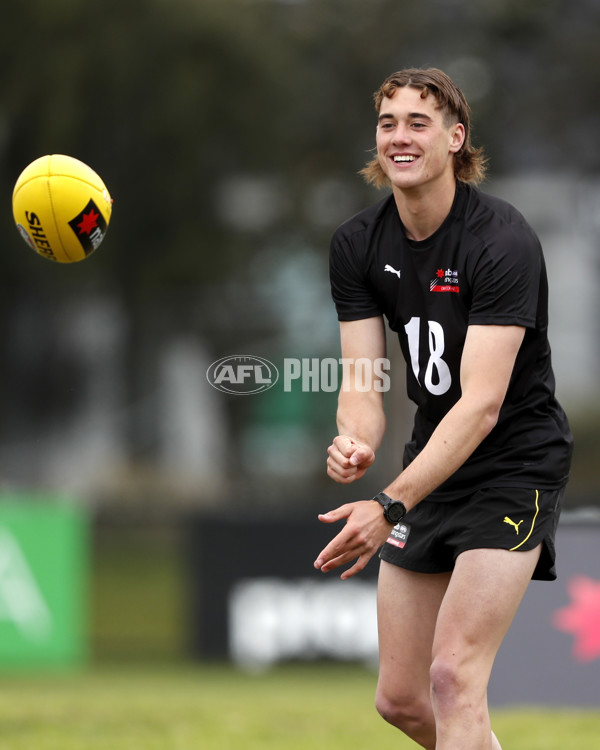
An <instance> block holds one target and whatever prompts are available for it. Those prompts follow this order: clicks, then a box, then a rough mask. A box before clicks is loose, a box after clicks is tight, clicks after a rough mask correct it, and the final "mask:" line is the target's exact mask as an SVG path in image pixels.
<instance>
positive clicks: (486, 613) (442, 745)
mask: <svg viewBox="0 0 600 750" xmlns="http://www.w3.org/2000/svg"><path fill="white" fill-rule="evenodd" d="M539 553H540V548H539V547H538V548H537V549H535V550H532V551H530V552H509V551H507V550H498V549H478V550H469V551H467V552H464V553H462V554H461V555H459V557H458V559H457V561H456V566H455V568H454V571H453V573H452V577H451V580H450V584H449V585H448V589H447V592H446V594H445V596H444V600H443V602H442V605H441V607H440V611H439V615H438V620H437V625H436V631H435V636H434V642H433V661H432V664H431V671H430V677H431V701H432V706H433V712H434V715H435V724H436V734H437V741H436V745H435V749H436V750H456V749H457V748H460V750H499V749H500V744H499V743H498V740H497V739H496V737H495V736H494V735H493V734H492V732H491V727H490V719H489V712H488V706H487V685H488V681H489V677H490V673H491V670H492V665H493V662H494V658H495V656H496V653H497V651H498V648H499V647H500V644H501V642H502V639H503V638H504V636H505V634H506V631H507V630H508V628H509V626H510V624H511V622H512V620H513V617H514V615H515V613H516V611H517V608H518V606H519V604H520V602H521V599H522V597H523V594H524V593H525V590H526V589H527V586H528V584H529V581H530V580H531V575H532V572H533V570H534V568H535V565H536V563H537V560H538V558H539Z"/></svg>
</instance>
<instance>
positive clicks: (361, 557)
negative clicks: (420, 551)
mask: <svg viewBox="0 0 600 750" xmlns="http://www.w3.org/2000/svg"><path fill="white" fill-rule="evenodd" d="M524 334H525V329H524V328H521V327H519V326H470V327H469V329H468V332H467V337H466V340H465V346H464V349H463V355H462V361H461V389H462V395H461V397H460V399H459V400H458V401H457V402H456V404H455V405H454V407H453V408H452V409H451V410H450V411H449V412H448V413H447V414H446V416H445V417H444V418H443V419H442V421H441V422H440V423H439V425H438V427H437V428H436V430H435V431H434V433H433V435H432V436H431V439H430V440H429V442H428V443H427V445H426V446H425V448H424V449H423V451H422V452H421V453H420V454H419V456H418V457H417V458H416V459H415V460H414V461H413V462H412V464H411V465H410V466H409V467H408V468H407V469H406V470H405V471H403V472H402V473H401V474H399V475H398V477H397V478H396V479H394V480H393V481H392V482H391V483H390V484H389V485H388V486H387V487H386V488H385V492H386V493H387V494H388V495H390V497H392V498H394V499H397V500H402V502H403V503H404V504H405V505H406V507H407V508H408V509H410V508H413V507H414V506H415V505H416V504H417V503H418V502H420V501H421V500H422V499H423V498H425V497H427V495H429V494H430V493H431V492H432V491H433V490H434V489H436V487H439V486H440V484H442V483H443V482H444V481H445V480H446V479H448V478H449V477H450V476H451V475H452V474H453V473H454V472H455V471H456V470H457V469H458V468H459V467H460V466H462V464H463V463H464V462H465V461H466V460H467V459H468V457H469V456H470V455H471V453H472V452H473V451H474V450H475V449H476V448H477V446H478V445H479V444H480V443H481V442H482V440H483V439H484V438H485V437H486V436H487V435H488V434H489V433H490V432H491V431H492V429H493V428H494V426H495V424H496V422H497V419H498V414H499V412H500V408H501V406H502V403H503V401H504V397H505V395H506V391H507V388H508V384H509V382H510V377H511V374H512V371H513V367H514V363H515V359H516V356H517V353H518V351H519V348H520V346H521V342H522V341H523V336H524ZM343 518H345V519H347V522H346V525H345V526H344V528H343V529H342V531H340V533H339V534H338V535H337V536H336V537H335V538H334V539H333V540H332V541H331V542H330V543H329V544H328V545H327V547H325V549H324V550H323V551H322V552H321V554H320V555H319V557H318V558H317V560H316V562H315V567H317V568H320V569H321V570H322V571H323V572H327V571H329V570H332V569H333V568H337V567H339V566H340V565H344V564H346V563H348V562H350V561H352V560H354V559H355V558H358V559H357V560H356V562H355V563H354V565H353V566H352V567H351V568H349V569H348V570H346V571H345V572H344V573H343V574H342V578H349V577H350V576H352V575H354V574H355V573H357V572H358V571H360V570H362V569H363V568H364V567H365V565H366V564H367V562H368V561H369V560H370V558H371V557H372V556H373V554H374V553H375V552H376V551H377V549H378V548H379V547H380V546H381V544H383V542H384V541H385V539H386V538H387V535H388V534H389V530H390V526H389V524H388V523H387V522H386V521H385V519H383V515H382V513H381V508H380V506H378V505H377V504H376V503H373V502H372V501H369V500H367V501H358V502H356V503H349V504H347V505H343V506H341V508H337V509H336V510H334V511H331V512H330V513H327V514H325V515H324V516H321V520H323V521H325V522H329V523H330V522H333V521H339V520H341V519H343Z"/></svg>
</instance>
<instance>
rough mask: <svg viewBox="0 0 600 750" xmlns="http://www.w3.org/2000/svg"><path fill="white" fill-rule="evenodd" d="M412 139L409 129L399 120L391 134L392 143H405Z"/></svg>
mask: <svg viewBox="0 0 600 750" xmlns="http://www.w3.org/2000/svg"><path fill="white" fill-rule="evenodd" d="M411 140H412V138H411V133H410V129H409V128H407V127H406V125H404V124H403V123H401V122H399V123H398V125H396V128H395V130H394V132H393V134H392V143H393V144H406V143H410V142H411Z"/></svg>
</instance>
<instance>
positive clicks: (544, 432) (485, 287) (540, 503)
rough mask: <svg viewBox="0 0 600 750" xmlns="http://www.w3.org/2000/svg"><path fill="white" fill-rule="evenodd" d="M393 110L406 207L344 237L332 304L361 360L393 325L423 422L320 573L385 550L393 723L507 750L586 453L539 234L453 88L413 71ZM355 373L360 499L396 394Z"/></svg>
mask: <svg viewBox="0 0 600 750" xmlns="http://www.w3.org/2000/svg"><path fill="white" fill-rule="evenodd" d="M375 104H376V109H377V115H378V125H377V139H376V141H377V156H376V158H375V159H374V160H373V161H371V162H370V163H369V164H368V165H367V167H366V168H365V169H364V170H363V173H364V175H365V177H366V178H367V179H368V180H369V181H370V182H373V183H374V184H376V185H377V186H382V185H388V186H391V189H392V193H391V195H390V196H388V197H387V198H385V199H384V200H383V201H381V202H380V203H379V204H377V205H376V206H374V207H372V208H369V209H367V210H365V211H363V212H361V213H359V214H358V215H357V216H354V217H353V218H351V219H350V220H349V221H347V222H346V223H345V224H343V225H342V226H341V227H340V228H339V229H338V230H337V231H336V233H335V235H334V237H333V240H332V246H331V286H332V294H333V298H334V301H335V303H336V307H337V312H338V317H339V320H340V331H341V347H342V356H343V357H344V358H347V359H349V360H354V361H356V360H357V359H359V358H365V357H366V358H368V359H370V360H371V361H373V362H374V361H375V360H377V359H378V358H383V357H385V355H386V348H385V332H384V323H383V319H384V317H385V318H387V320H388V323H389V326H390V328H391V329H392V330H393V331H395V332H396V333H397V334H398V336H399V340H400V346H401V349H402V352H403V355H404V358H405V359H406V363H407V368H406V370H407V389H408V395H409V396H410V398H411V399H412V400H413V401H414V402H415V403H416V405H417V411H416V416H415V423H414V429H413V433H412V439H411V441H410V442H409V443H408V444H407V446H406V448H405V454H404V461H403V469H402V471H400V473H399V474H398V475H397V476H396V477H395V478H393V479H392V481H391V482H390V484H389V485H388V486H387V487H385V488H384V490H383V492H381V493H379V494H378V495H377V496H376V497H375V498H374V499H368V500H359V501H357V502H351V503H348V504H346V505H343V506H342V507H340V508H337V509H336V510H333V511H331V512H329V513H326V514H324V515H321V516H320V519H321V520H322V521H323V522H326V523H332V522H335V521H339V520H342V519H343V520H345V522H346V523H345V525H344V526H343V528H342V530H341V531H340V532H339V533H338V534H337V536H335V538H334V539H333V540H332V541H331V542H330V543H329V544H328V545H327V546H326V547H325V549H324V550H323V551H322V552H321V553H320V555H319V557H318V558H317V560H316V561H315V567H316V568H318V569H320V570H322V571H323V572H328V571H330V570H333V569H334V568H337V567H339V566H343V565H345V564H347V563H350V562H352V561H354V562H353V564H352V565H351V566H350V567H349V568H348V569H346V570H345V571H344V572H343V573H342V578H349V577H350V576H352V575H354V574H355V573H357V572H358V571H360V570H362V569H363V568H364V567H365V565H366V564H367V562H368V561H369V559H370V558H371V557H372V556H373V555H374V554H375V552H376V551H377V550H378V549H379V548H380V547H381V548H382V549H381V553H380V557H381V561H382V562H381V565H380V572H379V585H378V621H379V640H380V674H379V682H378V686H377V697H376V705H377V709H378V711H379V712H380V713H381V715H382V716H383V717H384V718H385V719H386V720H387V721H389V722H391V723H392V724H394V725H395V726H397V727H398V728H400V729H401V730H402V731H403V732H405V733H406V734H407V735H408V736H410V737H411V738H412V739H413V740H415V742H417V743H420V744H421V745H422V746H423V747H425V748H429V749H430V750H433V749H434V748H435V749H436V750H484V749H485V750H498V749H499V748H500V745H499V743H498V740H497V739H496V737H495V736H494V735H493V733H492V731H491V727H490V720H489V714H488V708H487V685H488V680H489V676H490V672H491V669H492V663H493V661H494V657H495V655H496V652H497V650H498V648H499V646H500V643H501V641H502V639H503V637H504V635H505V634H506V631H507V629H508V627H509V625H510V623H511V621H512V619H513V617H514V614H515V612H516V610H517V607H518V605H519V603H520V600H521V598H522V596H523V594H524V592H525V590H526V588H527V585H528V583H529V581H530V580H531V578H538V579H542V580H544V579H545V580H552V579H554V578H555V577H556V574H555V570H554V556H555V555H554V535H555V530H556V525H557V522H558V516H559V513H560V500H561V497H562V494H563V490H564V486H565V484H566V481H567V477H568V473H569V466H570V458H571V452H572V439H571V435H570V432H569V426H568V422H567V419H566V417H565V414H564V412H563V411H562V409H561V407H560V406H559V404H558V403H557V401H556V399H555V397H554V376H553V373H552V366H551V361H550V347H549V344H548V339H547V324H548V310H547V307H548V299H547V280H546V271H545V266H544V259H543V256H542V250H541V247H540V244H539V241H538V239H537V237H536V236H535V234H534V232H533V231H532V229H531V228H530V227H529V226H528V225H527V223H526V222H525V220H524V219H523V217H522V216H521V215H520V214H519V213H518V212H517V211H516V210H515V209H514V208H513V207H512V206H510V205H509V204H507V203H506V202H504V201H501V200H499V199H497V198H494V197H491V196H489V195H486V194H484V193H482V192H480V191H479V190H478V189H477V188H476V187H475V185H476V184H477V183H478V182H479V181H480V180H481V179H482V177H483V172H484V158H483V155H482V152H481V150H480V149H475V148H473V146H472V145H471V140H470V132H469V130H470V114H469V108H468V105H467V102H466V100H465V98H464V96H463V94H462V92H461V91H460V90H459V89H458V88H457V87H456V86H455V84H454V83H453V82H452V81H451V80H450V79H449V78H448V76H446V75H445V74H444V73H443V72H441V71H439V70H437V69H428V70H416V69H409V70H403V71H400V72H399V73H395V74H393V75H392V76H390V77H389V78H388V79H387V80H386V81H385V82H384V83H383V84H382V86H381V88H380V89H379V90H378V91H377V93H376V94H375ZM363 362H364V360H363ZM346 369H347V377H346V378H345V380H344V382H343V385H342V388H341V389H340V394H339V407H338V418H337V419H338V430H339V435H338V436H337V437H336V438H335V439H334V440H333V444H332V445H331V446H330V447H329V449H328V453H329V457H328V460H327V471H328V474H329V476H330V477H331V478H332V479H334V480H335V481H337V482H342V483H349V482H353V481H355V480H357V479H360V478H361V477H362V476H363V475H364V474H365V472H366V471H367V469H368V468H369V466H371V464H372V463H373V461H374V460H375V453H376V451H377V449H378V448H379V445H380V444H381V441H382V438H383V434H384V430H385V417H384V411H383V394H382V393H381V392H379V391H378V390H376V389H375V388H373V390H371V391H368V392H364V388H362V387H357V384H355V382H354V372H353V370H352V368H346ZM357 380H358V378H357ZM361 385H362V383H361ZM398 468H400V467H398Z"/></svg>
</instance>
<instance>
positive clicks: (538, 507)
mask: <svg viewBox="0 0 600 750" xmlns="http://www.w3.org/2000/svg"><path fill="white" fill-rule="evenodd" d="M539 499H540V493H539V491H538V490H536V491H535V515H534V517H533V520H532V521H531V527H530V529H529V534H527V536H526V537H525V539H523V541H522V542H519V544H517V546H516V547H511V548H510V552H513V551H514V550H516V549H519V547H521V546H522V545H523V544H525V542H526V541H527V540H528V539H529V537H530V536H531V535H532V534H533V529H534V526H535V519H536V518H537V517H538V513H539V512H540V505H539Z"/></svg>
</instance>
